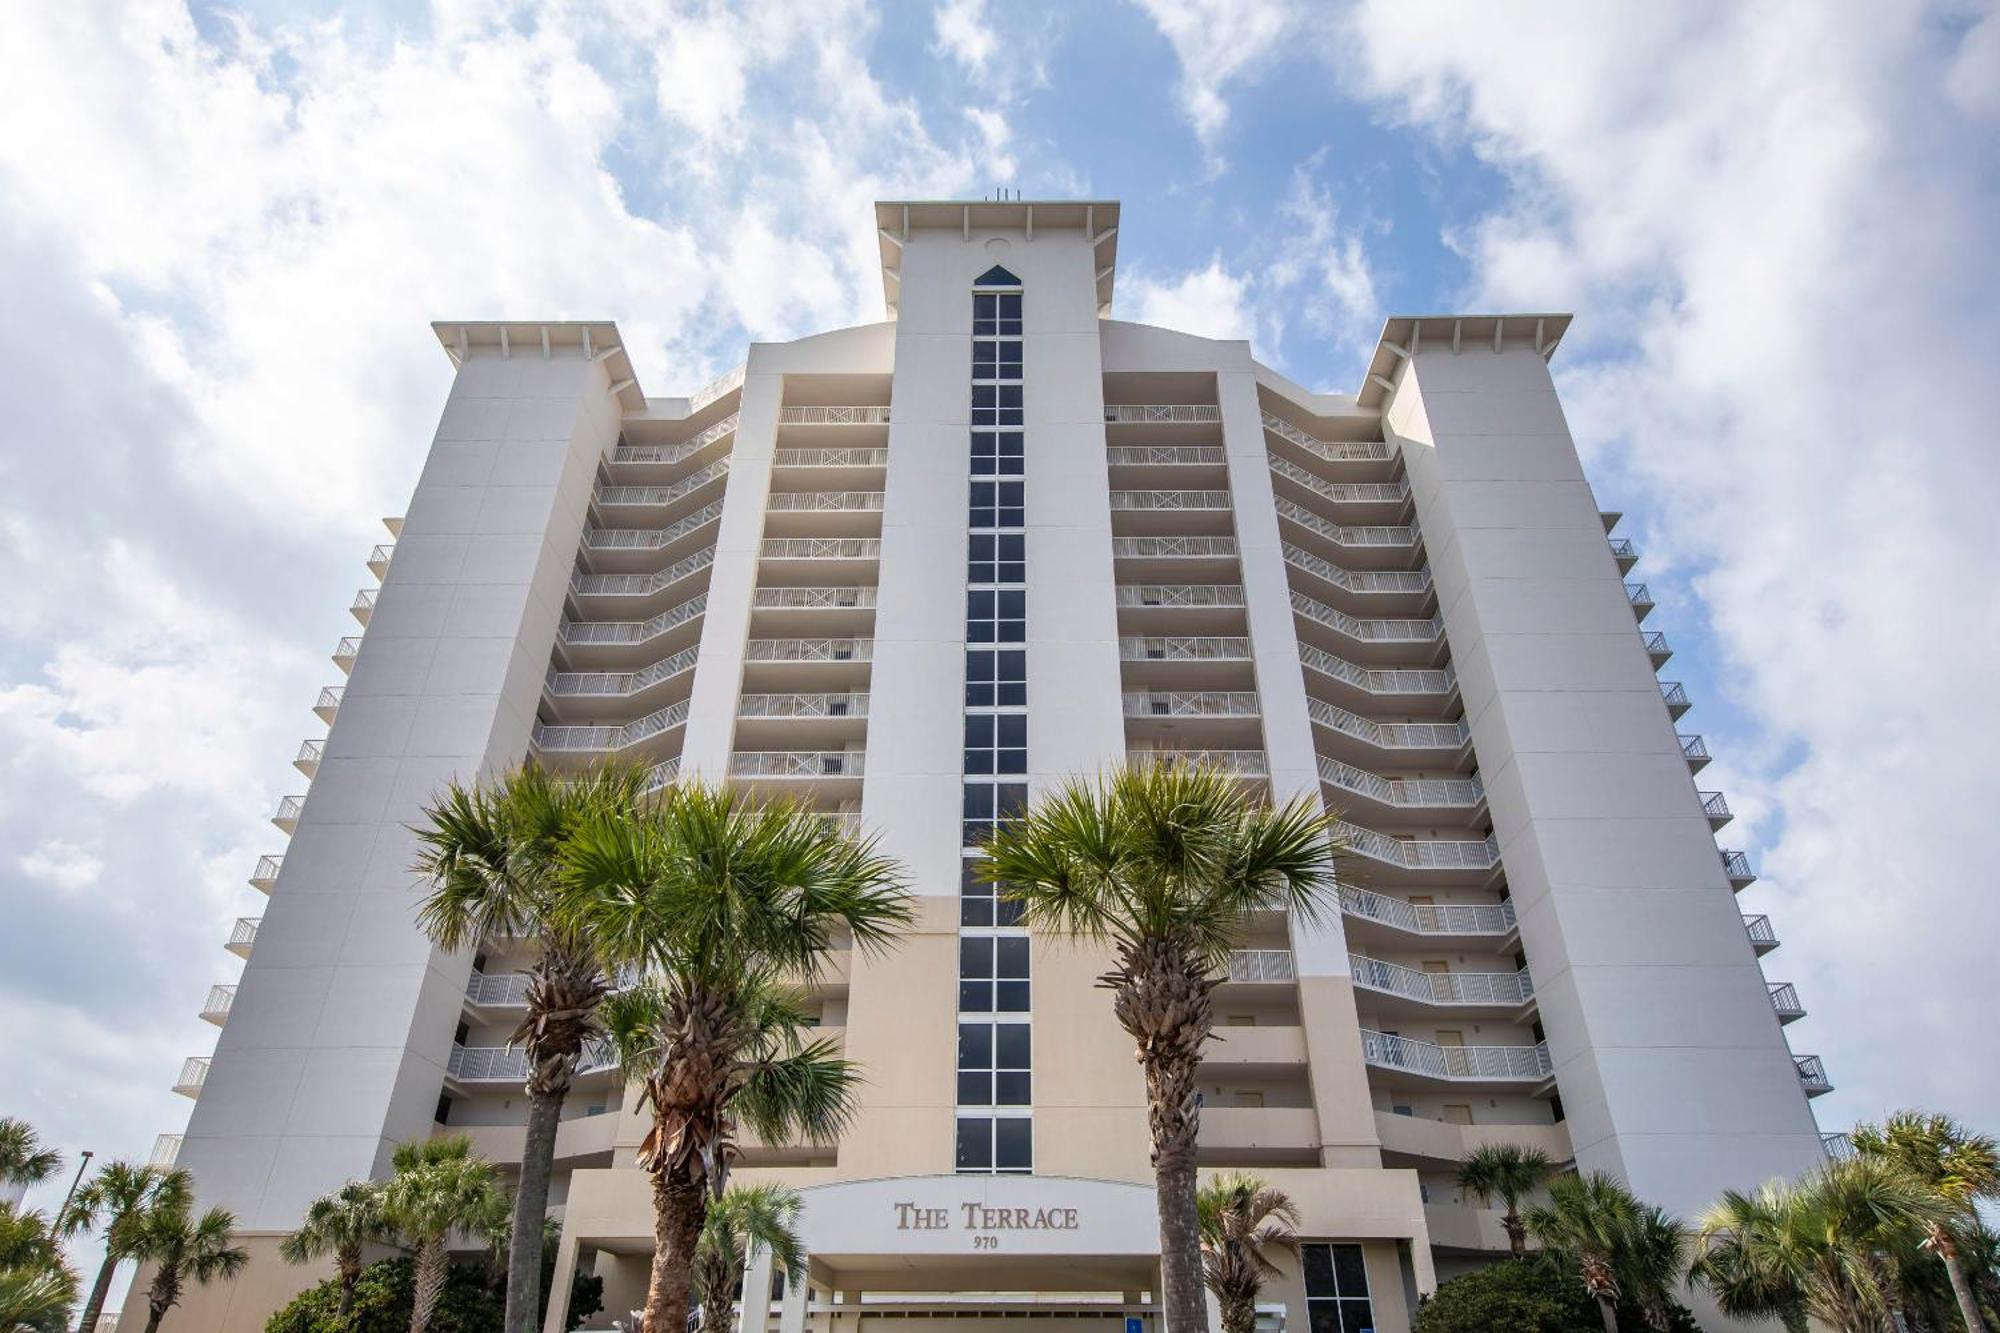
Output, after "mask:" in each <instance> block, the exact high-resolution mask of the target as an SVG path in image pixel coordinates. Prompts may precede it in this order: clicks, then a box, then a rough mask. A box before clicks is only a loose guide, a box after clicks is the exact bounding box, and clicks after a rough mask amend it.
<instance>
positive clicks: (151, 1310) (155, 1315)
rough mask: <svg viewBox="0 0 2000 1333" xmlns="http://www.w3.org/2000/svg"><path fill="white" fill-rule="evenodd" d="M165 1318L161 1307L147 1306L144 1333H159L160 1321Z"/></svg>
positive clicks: (163, 1309)
mask: <svg viewBox="0 0 2000 1333" xmlns="http://www.w3.org/2000/svg"><path fill="white" fill-rule="evenodd" d="M166 1317H167V1310H166V1307H165V1306H163V1305H154V1306H149V1307H148V1308H147V1310H146V1333H160V1321H161V1320H162V1319H165V1318H166Z"/></svg>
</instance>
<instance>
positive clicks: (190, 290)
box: [0, 0, 2000, 1197]
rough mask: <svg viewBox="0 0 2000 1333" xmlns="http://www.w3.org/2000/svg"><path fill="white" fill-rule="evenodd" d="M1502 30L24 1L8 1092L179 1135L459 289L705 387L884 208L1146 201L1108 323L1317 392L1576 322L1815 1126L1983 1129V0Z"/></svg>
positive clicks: (1584, 418) (3, 907) (8, 193)
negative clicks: (1925, 1122)
mask: <svg viewBox="0 0 2000 1333" xmlns="http://www.w3.org/2000/svg"><path fill="white" fill-rule="evenodd" d="M1499 8H1500V7H1477V8H1467V7H1453V8H1451V9H1450V10H1448V11H1447V10H1446V9H1444V8H1441V7H1438V6H1433V5H1429V4H1422V3H1410V0H1381V2H1380V3H1362V4H1358V5H1355V6H1353V7H1338V8H1336V7H1332V6H1317V5H1315V6H1307V5H1305V4H1294V3H1290V2H1289V0H1255V2H1254V3H1253V2H1252V0H1141V2H1140V3H1137V4H1133V5H1122V4H1113V3H1109V0H1106V2H1104V3H1093V4H1088V5H1076V4H1049V5H1038V4H1031V3H1023V2H1022V0H1005V2H1004V3H1002V2H1001V0H991V2H990V3H989V2H988V0H939V2H938V3H935V4H933V3H931V2H930V0H893V2H891V3H886V4H884V5H881V6H879V7H877V6H870V5H867V4H863V3H860V0H810V2H809V3H797V4H788V3H774V2H772V3H760V4H759V5H757V6H756V7H755V9H756V13H755V14H754V16H750V17H744V16H739V15H736V14H733V13H731V12H729V11H727V10H725V9H722V8H720V7H713V6H704V5H698V4H688V5H683V4H675V3H671V2H670V0H611V2H610V3H604V4H585V3H580V2H579V3H564V2H563V0H550V2H549V3H544V4H531V3H513V4H509V3H495V2H494V0H438V2H437V3H434V4H432V5H431V6H430V7H429V8H428V9H426V8H424V7H422V6H421V5H418V4H415V3H412V4H407V5H399V4H394V3H388V2H387V0H383V2H381V3H374V4H352V5H347V6H335V5H332V4H303V5H281V4H275V3H266V2H265V0H248V2H247V3H245V4H242V5H239V6H236V7H233V8H227V9H224V8H220V7H210V6H206V5H196V6H193V7H192V8H190V7H188V6H185V5H184V4H182V3H180V2H179V0H130V2H129V3H125V4H113V3H105V2H104V0H75V2H74V3H65V4H8V5H0V408H4V411H0V580H4V582H0V586H4V589H5V592H4V594H0V1071H4V1073H0V1113H10V1114H17V1115H25V1116H27V1117H29V1118H30V1119H32V1120H34V1121H35V1122H37V1123H38V1124H39V1125H40V1126H41V1127H42V1128H43V1130H44V1131H45V1133H46V1134H47V1135H48V1136H49V1137H51V1138H53V1139H54V1140H55V1141H57V1142H58V1143H60V1144H62V1145H63V1146H64V1147H65V1148H68V1149H71V1150H74V1149H76V1148H82V1147H88V1148H92V1149H94V1150H96V1151H97V1152H98V1153H99V1154H100V1155H104V1156H110V1155H133V1154H140V1153H143V1152H145V1151H146V1150H147V1148H148V1146H149V1145H150V1143H151V1140H152V1137H153V1135H154V1134H155V1133H156V1132H158V1131H162V1130H176V1129H179V1128H180V1127H181V1125H182V1124H183V1123H184V1121H185V1118H186V1112H187V1103H186V1102H184V1101H182V1100H181V1099H179V1098H176V1097H175V1096H173V1095H172V1094H171V1093H170V1092H169V1091H168V1090H167V1089H168V1085H169V1084H170V1083H171V1082H172V1081H173V1076H174V1074H175V1072H176V1070H177V1069H178V1067H179V1064H180V1060H181V1058H182V1057H183V1056H184V1055H188V1054H197V1053H204V1052H206V1051H207V1050H208V1049H209V1047H210V1045H211V1041H212V1037H213V1030H212V1029H210V1028H208V1027H206V1026H205V1025H203V1024H201V1023H200V1022H199V1021H197V1020H196V1019H195V1018H194V1017H193V1015H194V1012H195V1010H196V1009H197V1008H198V1007H199V1002H200V1000H201V998H202V996H203V994H204V993H205V991H206V988H207V987H208V986H209V985H210V984H211V983H215V982H221V981H228V980H231V979H233V974H234V973H235V971H236V969H237V967H238V965H237V963H236V962H235V960H234V959H232V958H231V957H229V956H228V955H227V954H225V953H224V952H222V950H221V947H220V945H221V941H222V940H223V938H224V937H225V936H226V934H227V932H228V929H229V926H230V923H231V921H232V920H233V919H234V918H235V917H237V916H239V915H255V914H256V913H258V912H259V911H260V910H261V906H262V903H261V899H260V898H259V897H258V895H257V894H256V893H255V892H254V891H253V890H251V889H250V888H248V887H246V885H245V883H244V879H245V876H246V875H247V874H248V873H249V871H250V868H251V866H252V864H253V862H254V861H255V860H256V857H257V855H258V854H259V853H262V852H276V851H281V850H282V845H283V838H282V835H280V834H278V833H277V832H276V831H275V830H274V829H272V828H271V826H270V825H269V824H268V823H267V822H266V819H267V816H268V815H269V813H270V811H271V809H272V808H273V807H274V806H275V804H276V802H277V800H278V798H279V797H281V796H283V795H285V794H287V793H289V792H295V791H298V790H300V789H301V788H302V786H303V781H304V780H303V779H302V778H300V777H299V776H298V775H296V774H295V773H294V772H293V771H292V770H291V768H290V767H289V760H290V758H291V755H292V753H293V752H294V751H295V750H296V749H297V746H298V743H299V741H300V740H301V739H302V738H304V737H307V736H314V735H318V734H321V730H322V729H321V728H320V726H319V725H318V724H317V723H316V722H315V721H314V719H313V718H312V716H311V714H310V713H309V712H308V708H309V706H310V704H311V702H312V700H313V697H314V695H315V693H316V692H317V690H318V689H319V687H320V686H322V685H324V684H329V683H332V682H334V681H335V680H336V679H337V678H338V677H337V673H336V672H335V670H334V668H333V667H332V665H331V664H330V663H329V662H328V660H327V653H328V652H329V651H330V650H331V649H332V647H333V644H334V641H335V640H336V639H337V638H338V637H339V636H340V635H342V634H343V633H350V632H353V630H354V626H353V624H352V622H351V621H350V620H349V619H348V617H347V615H346V613H345V610H344V608H345V606H346V605H347V603H348V601H349V600H351V598H352V595H353V592H354V590H355V589H356V588H357V587H359V586H362V585H363V584H365V583H368V582H369V581H370V580H369V579H368V577H367V574H366V571H365V570H364V569H363V568H362V560H363V558H364V556H365V554H366V552H367V550H368V547H369V546H370V545H371V544H372V543H373V542H375V541H379V540H383V539H384V534H383V532H382V530H381V528H380V527H379V525H378V523H377V521H376V520H377V517H378V516H379V515H384V514H394V513H397V512H399V511H400V509H401V507H402V505H403V503H404V500H405V498H406V497H407V495H408V493H409V490H410V487H411V485H412V484H413V482H414V481H415V478H416V475H417V471H418V467H419V464H420V462H421V460H422V457H423V453H424V449H425V447H426V444H427V441H428V439H429V435H430V432H431V430H432V428H433V426H434V424H435V421H436V418H437V414H438V411H439V408H440V405H441V404H442V402H443V399H444V395H445V392H446V389H447V386H448V381H449V367H448V365H447V363H446V361H445V358H444V357H443V355H442V354H441V353H440V352H439V350H438V348H437V346H436V344H435V342H434V340H433V339H432V336H431V334H430V332H429V329H428V322H429V321H430V320H431V319H433V318H453V317H464V318H500V317H508V318H518V319H534V318H557V319H560V318H586V317H588V318H613V319H616V320H617V321H618V322H619V324H620V326H621V328H622V329H623V331H624V334H625V337H626V340H627V343H628V345H629V346H630V347H631V349H632V351H633V353H634V356H635V359H636V360H637V362H638V364H639V367H640V376H641V381H642V383H643V384H644V385H645V387H646V388H647V389H648V390H650V391H651V392H652V393H653V394H655V395H663V394H668V393H674V392H684V391H686V390H687V389H688V388H691V387H693V386H694V385H697V384H699V383H701V382H702V381H704V380H706V379H707V378H709V377H710V376H711V375H712V374H714V373H715V372H717V371H720V370H722V369H725V368H727V367H728V366H730V365H732V364H734V363H735V362H737V361H739V360H740V359H741V356H742V349H743V344H744V343H745V341H746V340H749V339H760V338H761V339H773V338H787V337H791V336H794V335H798V334H802V333H806V332H811V331H815V330H819V329H823V328H827V327H831V326H837V325H842V324H848V323H854V322H859V321H865V320H873V319H877V318H880V317H881V294H880V292H881V288H880V281H879V278H878V276H877V273H876V270H875V262H876V261H875V258H874V255H875V243H874V240H873V238H872V235H871V214H870V211H869V204H870V202H871V201H872V200H874V199H877V198H894V197H912V196H917V197H923V196H929V197H941V196H957V195H970V196H975V197H976V196H978V195H980V194H982V193H986V192H988V191H990V190H992V189H994V188H996V187H1005V188H1009V189H1019V190H1021V191H1023V192H1024V193H1025V194H1026V195H1027V196H1028V197H1030V198H1034V197H1050V196H1072V195H1082V194H1088V195H1091V196H1095V197H1105V196H1111V197H1116V198H1119V199H1122V200H1123V201H1124V204H1125V213H1124V217H1125V220H1126V221H1125V226H1124V227H1123V229H1122V232H1121V235H1120V237H1119V254H1120V259H1121V264H1120V274H1119V294H1118V302H1117V314H1118V315H1119V316H1120V317H1122V318H1127V319H1139V320H1146V321H1151V322H1157V323H1163V324H1169V325H1173V326H1176V327H1180V328H1184V329H1188V330H1190V331H1193V332H1198V333H1204V334H1210V335H1218V336H1221V335H1229V336H1249V337H1251V338H1252V339H1253V340H1254V341H1255V343H1256V345H1257V347H1258V349H1259V351H1260V354H1261V355H1262V356H1263V357H1264V358H1265V359H1266V360H1268V361H1270V362H1272V363H1274V364H1276V365H1277V366H1279V367H1281V368H1282V369H1284V370H1285V371H1286V372H1287V373H1289V374H1290V375H1292V376H1293V377H1294V378H1296V379H1299V380H1301V381H1303V382H1305V383H1308V384H1311V385H1314V386H1317V387H1322V388H1326V389H1332V390H1341V391H1350V392H1351V391H1352V390H1353V388H1354V387H1355V386H1356V384H1357V382H1358V379H1359V374H1360V367H1361V364H1362V358H1363V356H1364V354H1365V351H1366V349H1367V348H1368V347H1370V346H1372V344H1373V341H1374V337H1375V334H1376V332H1377V331H1378V329H1379V327H1380V323H1381V320H1382V318H1383V316H1384V315H1385V314H1388V313H1392V312H1411V311H1436V310H1448V309H1490V308H1501V309H1534V310H1544V309H1567V310H1573V311H1575V312H1576V315H1577V322H1576V326H1575V328H1574V330H1573V332H1572V333H1571V335H1570V337H1569V339H1568V340H1567V341H1566V342H1565V344H1564V346H1563V348H1562V351H1561V354H1560V355H1559V357H1558V358H1557V362H1556V366H1557V373H1558V378H1559V379H1560V380H1561V382H1562V385H1563V388H1564V390H1565V393H1566V395H1567V401H1568V404H1569V406H1570V410H1571V423H1572V426H1573V429H1574V430H1575V433H1576V437H1577V441H1578V443H1579V445H1580V446H1581V448H1582V449H1583V450H1584V451H1585V455H1586V461H1587V463H1588V465H1589V467H1590V470H1591V473H1592V477H1593V480H1594V482H1595V484H1596V486H1597V488H1598V493H1599V496H1600V498H1601V500H1602V502H1603V503H1604V505H1605V506H1606V507H1607V508H1615V509H1622V510H1624V511H1626V513H1627V515H1628V517H1627V519H1626V521H1625V526H1624V527H1623V528H1621V529H1620V531H1621V532H1622V533H1623V534H1626V535H1630V536H1632V537H1634V538H1635V539H1637V540H1638V541H1639V542H1640V543H1641V544H1642V546H1643V548H1644V551H1645V560H1644V563H1643V564H1642V565H1641V567H1640V573H1639V575H1638V576H1637V577H1643V578H1644V579H1645V580H1646V581H1647V582H1648V583H1649V584H1650V585H1651V587H1652V589H1653V592H1654V595H1655V597H1656V598H1657V599H1658V601H1659V602H1660V604H1661V605H1660V609H1659V610H1658V611H1657V612H1655V613H1654V617H1653V619H1652V621H1651V622H1650V623H1651V625H1652V626H1655V627H1659V628H1664V629H1666V630H1667V631H1668V632H1669V633H1670V635H1671V636H1672V639H1673V642H1674V644H1675V646H1676V648H1677V649H1678V654H1677V656H1676V658H1675V660H1674V662H1673V663H1672V664H1671V666H1670V668H1669V669H1668V671H1667V672H1666V674H1667V675H1668V676H1669V677H1670V678H1671V677H1678V678H1680V679H1683V680H1685V681H1686V682H1687V684H1688V687H1689V689H1690V691H1691V692H1692V693H1693V694H1694V695H1695V697H1696V699H1697V701H1698V705H1699V706H1698V709H1697V711H1696V712H1695V713H1693V714H1691V715H1690V717H1689V718H1688V719H1687V721H1686V722H1685V723H1684V724H1683V726H1684V728H1685V729H1692V730H1699V731H1701V732H1703V733H1705V734H1706V736H1707V738H1708V742H1709V745H1710V748H1711V749H1712V750H1714V751H1715V752H1717V753H1718V755H1719V756H1720V758H1719V759H1718V760H1717V762H1716V763H1715V764H1713V765H1712V766H1711V767H1710V768H1709V769H1708V770H1707V771H1706V773H1704V775H1703V785H1704V786H1713V787H1721V788H1723V789H1724V790H1726V791H1727V793H1728V795H1729V798H1730V802H1731V804H1732V806H1734V807H1735V808H1736V809H1737V810H1738V811H1739V817H1738V819H1737V821H1736V823H1735V825H1734V826H1732V828H1731V829H1730V830H1728V831H1727V833H1726V835H1725V837H1724V841H1725V842H1726V843H1728V844H1729V845H1731V846H1742V847H1745V848H1747V849H1748V850H1749V851H1750V852H1751V853H1752V855H1753V857H1754V858H1755V860H1756V862H1757V864H1758V866H1759V869H1760V871H1761V874H1762V880H1761V881H1760V882H1759V883H1758V884H1757V885H1756V886H1755V887H1754V888H1752V889H1751V890H1750V891H1749V892H1748V893H1746V894H1745V895H1744V907H1745V910H1747V911H1759V912H1769V913H1770V914H1771V916H1772V917H1773V918H1774V920H1775V922H1776V925H1777V928H1778V930H1779V932H1780V934H1781V936H1782V938H1783V940H1784V948H1783V949H1782V950H1781V951H1780V952H1778V953H1777V954H1776V955H1774V956H1773V957H1772V958H1771V959H1770V960H1769V961H1768V964H1767V967H1768V970H1769V971H1770V974H1771V975H1772V977H1773V978H1774V979H1789V980H1794V981H1796V982H1798V983H1799V985H1800V987H1801V990H1802V991H1803V993H1804V996H1805V999H1806V1001H1807V1004H1808V1005H1809V1007H1810V1008H1811V1010H1812V1015H1811V1017H1810V1018H1808V1019H1807V1020H1805V1021H1804V1022H1802V1023H1800V1024H1798V1025H1796V1026H1795V1027H1793V1028H1792V1029H1791V1033H1792V1035H1793V1039H1794V1044H1795V1047H1796V1048H1797V1049H1798V1050H1801V1051H1817V1052H1820V1053H1821V1054H1823V1055H1824V1056H1825V1057H1826V1058H1827V1061H1828V1064H1829V1066H1830V1068H1831V1072H1832V1074H1833V1076H1834V1078H1835V1080H1836V1081H1837V1082H1838V1083H1839V1085H1840V1089H1839V1091H1838V1092H1836V1093H1835V1094H1834V1095H1833V1096H1831V1097H1828V1098H1826V1099H1824V1100H1822V1101H1820V1102H1819V1103H1817V1106H1818V1109H1819V1112H1820V1116H1821V1120H1822V1123H1823V1124H1824V1125H1825V1126H1827V1127H1829V1128H1834V1127H1841V1126H1844V1125H1845V1124H1846V1123H1848V1122H1849V1121H1851V1120H1852V1119H1853V1118H1855V1117H1857V1116H1870V1115H1874V1114H1878V1113H1880V1112H1881V1111H1882V1110H1883V1109H1884V1108H1886V1107H1889V1106H1892V1105H1896V1104H1902V1103H1920V1104H1925V1105H1929V1106H1935V1107H1940V1108H1945V1109H1949V1110H1952V1111H1955V1112H1957V1113H1959V1114H1961V1115H1964V1116H1966V1117H1968V1118H1970V1119H1972V1120H1973V1121H1975V1122H1977V1123H1979V1124H1981V1125H1982V1126H1984V1127H1985V1128H1987V1129H1989V1130H2000V1062H1996V1061H1995V1060H1994V1059H1993V1058H1992V1055H1993V1051H1994V1042H1993V1038H1992V1035H1991V1033H1990V1031H1988V1030H1987V1028H1986V1023H1985V1020H1986V1018H1987V1015H1988V1013H1989V1012H1990V997H1991V994H1992V988H1991V984H1990V983H1991V978H1990V974H1988V973H1987V971H1986V969H1987V968H1988V967H1989V966H1991V957H1992V953H1993V948H1994V941H1995V940H1996V939H2000V898H1996V895H1995V894H1994V892H1993V880H1994V873H1993V869H1994V855H1995V851H1996V848H2000V840H1996V838H1995V833H1996V831H2000V817H1996V814H1995V806H1996V804H2000V801H1996V798H2000V776H1996V774H1995V770H1994V756H1993V754H1992V753H1991V752H1990V750H1989V747H1995V746H1996V742H1997V741H2000V703H1996V699H1995V693H1994V685H1995V680H1996V667H2000V645H1996V638H1997V637H2000V631H1996V628H1995V627H1996V623H2000V596H1996V588H2000V577H1996V576H2000V561H1996V559H1995V556H1994V553H1993V552H1994V547H1993V544H1992V541H1991V538H1990V535H1989V533H1990V519H1991V515H1992V514H1993V513H1994V512H1995V511H1996V510H2000V459H1996V457H1995V452H1994V451H1995V445H1996V429H1995V423H1996V422H2000V373H1996V362H2000V299H1996V291H1995V287H1996V283H1995V273H1996V260H1995V252H1994V246H1995V241H1996V237H2000V198H1996V191H2000V135H1997V134H1996V130H2000V17H1996V15H1995V12H1994V10H1993V9H1992V7H1990V6H1987V5H1977V4H1931V5H1927V4H1921V3H1915V2H1914V0H1870V2H1869V3H1865V4H1864V3H1848V4H1840V3H1826V4H1807V3H1799V4H1794V5H1787V4H1772V3H1758V2H1755V0H1751V2H1748V3H1746V2H1744V0H1729V2H1727V3H1713V4H1702V3H1684V4H1677V5H1657V6H1617V7H1610V6H1603V5H1598V4H1591V3H1579V4H1574V5H1557V4H1549V5H1541V6H1538V7H1536V8H1534V9H1532V10H1530V9H1525V8H1519V7H1512V6H1509V7H1506V10H1507V12H1506V13H1505V14H1504V15H1503V14H1501V13H1499V12H1498V10H1499ZM1614 8H1615V12H1614ZM38 1197H39V1196H38Z"/></svg>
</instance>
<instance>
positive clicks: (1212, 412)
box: [1104, 403, 1222, 426]
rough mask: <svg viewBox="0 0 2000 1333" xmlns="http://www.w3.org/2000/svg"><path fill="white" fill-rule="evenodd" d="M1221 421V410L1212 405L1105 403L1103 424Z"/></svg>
mask: <svg viewBox="0 0 2000 1333" xmlns="http://www.w3.org/2000/svg"><path fill="white" fill-rule="evenodd" d="M1221 420H1222V409H1221V408H1220V407H1218V406H1216V405H1215V404H1214V403H1106V404H1105V405H1104V422H1105V424H1106V425H1110V426H1132V425H1145V424H1147V423H1149V422H1164V423H1171V424H1175V425H1207V424H1210V423H1214V422H1219V421H1221Z"/></svg>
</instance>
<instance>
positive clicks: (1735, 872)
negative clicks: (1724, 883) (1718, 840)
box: [1722, 849, 1757, 893]
mask: <svg viewBox="0 0 2000 1333" xmlns="http://www.w3.org/2000/svg"><path fill="white" fill-rule="evenodd" d="M1722 870H1723V873H1724V874H1726V875H1728V876H1729V887H1730V888H1732V889H1735V890H1736V891H1737V892H1739V893H1740V892H1742V891H1743V890H1744V889H1746V888H1748V887H1749V886H1750V885H1752V884H1755V883H1756V882H1757V876H1756V875H1755V874H1754V873H1753V872H1752V871H1751V869H1750V858H1749V856H1748V855H1746V854H1745V853H1743V852H1732V851H1729V850H1727V849H1724V850H1723V852H1722Z"/></svg>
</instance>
